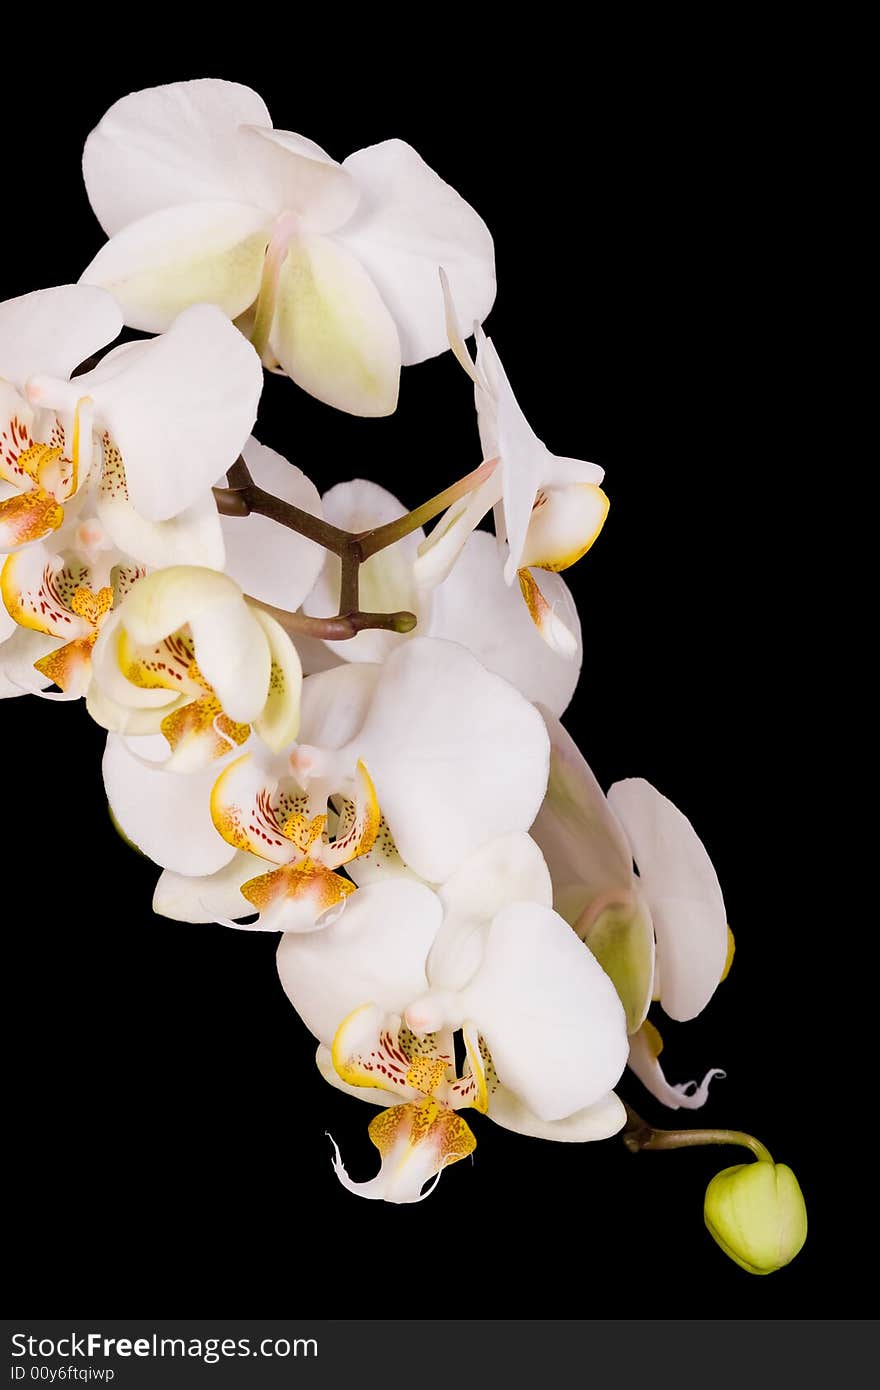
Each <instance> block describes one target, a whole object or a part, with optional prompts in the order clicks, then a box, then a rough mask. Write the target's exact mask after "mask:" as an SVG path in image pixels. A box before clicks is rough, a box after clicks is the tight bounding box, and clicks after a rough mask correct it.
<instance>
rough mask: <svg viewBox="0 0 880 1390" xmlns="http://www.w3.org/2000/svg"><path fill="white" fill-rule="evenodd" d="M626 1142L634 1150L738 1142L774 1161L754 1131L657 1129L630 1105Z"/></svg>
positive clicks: (624, 1133)
mask: <svg viewBox="0 0 880 1390" xmlns="http://www.w3.org/2000/svg"><path fill="white" fill-rule="evenodd" d="M623 1142H624V1144H625V1145H626V1147H627V1148H628V1149H629V1151H630V1153H634V1154H635V1153H638V1152H639V1151H640V1150H641V1149H690V1148H695V1147H696V1146H697V1145H701V1144H736V1145H739V1146H740V1147H741V1148H744V1149H751V1151H752V1153H753V1154H754V1155H755V1157H756V1158H757V1159H760V1160H761V1161H762V1162H764V1163H772V1162H773V1159H772V1158H771V1156H770V1151H769V1149H767V1148H765V1147H764V1145H763V1144H762V1143H761V1141H760V1139H756V1138H755V1137H754V1135H752V1134H745V1133H744V1132H743V1131H742V1130H741V1129H655V1128H654V1126H653V1125H649V1124H648V1122H647V1120H643V1119H642V1117H641V1115H638V1114H637V1113H636V1111H635V1110H633V1108H632V1106H631V1105H627V1106H626V1127H625V1128H624V1131H623Z"/></svg>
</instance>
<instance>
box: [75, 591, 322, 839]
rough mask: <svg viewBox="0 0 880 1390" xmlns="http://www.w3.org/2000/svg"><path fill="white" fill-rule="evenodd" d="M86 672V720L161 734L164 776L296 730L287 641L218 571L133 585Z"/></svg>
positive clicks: (296, 668) (274, 744) (297, 673)
mask: <svg viewBox="0 0 880 1390" xmlns="http://www.w3.org/2000/svg"><path fill="white" fill-rule="evenodd" d="M92 670H93V676H94V680H93V684H92V686H91V688H90V690H89V698H88V708H89V712H90V714H91V715H92V717H93V718H94V719H95V720H96V722H97V723H98V724H100V725H102V727H103V728H105V729H110V730H113V731H115V732H118V733H127V734H134V735H137V734H155V733H160V732H161V733H162V734H163V735H164V737H165V739H166V740H167V742H168V744H169V746H170V749H171V752H170V754H169V756H168V759H167V761H166V764H165V766H166V768H167V769H168V770H172V771H180V772H189V771H192V770H195V769H199V768H201V767H203V766H204V765H205V764H206V763H210V762H211V761H212V760H214V759H216V758H220V757H223V756H225V755H226V754H227V753H228V752H229V751H230V750H231V749H234V748H237V747H240V746H241V745H242V744H243V743H245V741H246V740H247V739H248V737H249V736H250V732H251V726H253V728H254V729H255V731H256V732H257V734H258V735H259V736H260V738H261V739H262V740H263V741H264V742H265V743H266V744H267V745H268V747H269V748H271V749H278V748H283V747H284V746H285V745H286V744H288V743H289V742H290V741H291V739H292V738H294V737H295V735H296V732H297V728H298V724H299V693H300V686H301V684H302V671H301V668H300V663H299V657H298V656H297V654H296V650H295V648H294V646H293V643H292V642H291V640H290V638H289V637H288V636H287V634H286V633H285V632H284V630H283V628H281V627H280V626H279V624H278V623H277V622H276V621H275V620H274V618H271V617H269V615H268V614H266V613H264V612H262V611H261V610H260V609H258V608H254V607H253V606H252V605H250V604H248V603H246V602H245V600H244V598H243V596H242V593H241V590H240V589H239V587H238V585H237V584H236V583H235V582H234V581H233V580H232V579H230V578H229V577H228V576H227V575H223V574H218V573H217V571H216V570H209V569H200V568H197V567H195V566H187V565H178V566H172V567H171V568H169V569H165V570H157V571H156V572H155V573H153V574H151V575H149V576H148V577H147V578H146V579H142V580H140V582H139V583H137V584H136V585H135V586H134V588H133V589H132V590H131V592H130V593H129V594H128V595H127V597H126V598H125V599H124V601H123V602H122V603H121V604H120V605H119V608H118V609H117V610H114V612H113V613H112V614H111V615H110V617H109V618H108V619H107V621H106V622H105V623H104V626H103V628H102V630H101V633H100V635H99V637H98V640H97V641H96V643H95V645H94V651H93V659H92ZM131 838H133V839H135V842H136V843H137V840H136V837H134V836H132V837H131Z"/></svg>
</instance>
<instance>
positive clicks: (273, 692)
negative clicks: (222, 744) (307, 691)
mask: <svg viewBox="0 0 880 1390" xmlns="http://www.w3.org/2000/svg"><path fill="white" fill-rule="evenodd" d="M248 611H249V612H250V613H251V614H252V616H253V617H254V618H256V620H257V622H258V623H259V625H260V627H261V628H262V629H263V635H264V637H265V638H266V641H267V643H268V645H269V660H270V662H271V668H270V673H269V693H268V695H267V696H266V701H265V704H264V706H263V708H262V710H261V711H260V713H259V715H257V716H256V718H255V719H254V728H255V730H256V732H257V733H258V734H259V736H260V738H261V739H262V740H263V742H264V743H265V744H266V745H267V746H268V747H269V748H271V750H272V752H273V753H280V752H281V751H282V750H283V749H285V748H287V747H289V745H290V744H291V743H293V740H294V739H295V738H296V736H297V733H298V732H299V709H300V693H301V691H302V666H301V664H300V659H299V653H298V652H297V650H296V647H295V646H294V645H293V643H292V642H291V640H290V638H289V637H288V635H287V633H286V632H285V631H284V628H283V627H282V626H281V624H280V623H277V622H276V621H275V619H274V618H272V617H270V616H269V614H268V613H263V612H261V610H260V609H259V608H253V607H249V609H248Z"/></svg>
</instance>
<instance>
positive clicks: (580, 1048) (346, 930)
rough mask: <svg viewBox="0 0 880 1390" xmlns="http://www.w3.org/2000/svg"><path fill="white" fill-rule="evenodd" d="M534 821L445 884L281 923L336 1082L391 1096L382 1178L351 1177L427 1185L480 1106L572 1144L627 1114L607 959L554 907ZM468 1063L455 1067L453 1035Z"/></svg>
mask: <svg viewBox="0 0 880 1390" xmlns="http://www.w3.org/2000/svg"><path fill="white" fill-rule="evenodd" d="M551 892H552V889H551V884H550V879H549V875H548V873H547V869H546V866H545V864H544V861H543V859H542V857H541V854H540V852H539V851H538V849H537V847H536V845H535V844H534V842H533V841H532V840H530V839H529V837H528V836H527V835H525V834H523V833H522V832H518V833H514V834H511V835H508V836H503V837H500V838H498V839H495V840H491V841H489V842H487V843H486V844H484V845H483V846H482V847H481V848H480V849H479V850H477V851H476V853H475V854H473V855H472V856H470V857H469V858H468V859H466V860H465V861H464V862H463V863H462V864H461V865H460V866H459V867H458V869H457V870H456V871H455V872H454V873H453V874H452V875H450V877H449V878H448V879H447V880H446V882H445V883H443V884H442V885H441V886H440V887H439V888H438V890H437V892H436V893H434V892H432V891H431V890H430V889H428V888H427V887H426V886H425V885H422V884H418V883H414V882H408V881H405V880H400V879H395V880H391V881H387V882H384V883H373V884H371V885H370V886H368V887H365V888H362V889H361V890H360V891H359V892H358V893H357V894H355V895H354V897H353V898H351V899H350V900H349V902H348V903H347V904H346V908H345V911H344V912H343V914H342V915H341V917H339V918H338V919H337V920H336V921H334V922H333V923H332V924H331V925H330V926H328V927H327V929H326V930H325V931H323V932H320V933H315V934H312V935H309V936H302V935H300V936H293V935H287V936H284V937H283V938H282V940H281V943H280V944H279V948H278V969H279V974H280V976H281V981H282V984H283V985H284V988H285V991H286V992H287V994H288V997H289V998H290V1000H291V1002H292V1003H293V1005H294V1007H295V1008H296V1009H297V1012H298V1013H299V1014H300V1015H301V1016H302V1018H303V1020H304V1022H305V1023H306V1025H307V1026H308V1027H309V1028H310V1029H311V1031H312V1032H313V1034H314V1035H315V1036H316V1037H317V1038H318V1040H319V1043H320V1046H319V1049H318V1065H319V1068H320V1070H321V1071H322V1073H323V1074H324V1076H325V1077H327V1079H328V1080H330V1081H331V1082H332V1083H333V1084H334V1085H337V1086H339V1087H340V1088H341V1089H344V1090H346V1091H349V1092H353V1093H354V1094H362V1095H363V1098H364V1099H368V1100H372V1101H373V1103H375V1104H382V1103H388V1102H389V1101H390V1102H391V1104H392V1106H393V1107H394V1108H392V1109H391V1110H390V1111H386V1112H384V1113H383V1115H382V1116H379V1117H377V1119H376V1120H374V1121H373V1123H372V1124H371V1126H370V1134H371V1137H372V1139H373V1142H374V1143H375V1144H376V1146H377V1147H378V1148H379V1151H380V1154H381V1156H382V1167H381V1171H380V1173H379V1175H378V1177H377V1178H375V1179H373V1180H372V1181H371V1182H368V1183H366V1184H358V1183H353V1182H352V1181H351V1179H350V1178H349V1177H348V1175H347V1173H346V1171H345V1169H344V1167H343V1166H342V1163H341V1160H340V1158H339V1155H338V1151H337V1154H336V1159H335V1163H334V1166H335V1169H336V1172H337V1175H338V1176H339V1178H340V1180H341V1181H342V1182H343V1183H344V1185H345V1186H346V1187H348V1188H349V1189H350V1190H352V1191H354V1192H359V1193H360V1194H361V1195H363V1196H366V1197H373V1198H384V1199H385V1200H387V1201H392V1202H412V1201H418V1200H420V1198H421V1196H423V1195H424V1196H427V1195H428V1194H427V1192H425V1193H423V1192H422V1188H423V1186H424V1184H425V1182H426V1181H428V1179H430V1178H431V1177H433V1176H435V1175H439V1173H440V1171H441V1170H442V1168H443V1167H444V1166H446V1165H448V1164H449V1163H451V1162H455V1161H456V1160H457V1159H458V1158H461V1157H464V1156H465V1155H466V1154H467V1153H469V1152H471V1150H472V1149H473V1147H474V1144H475V1142H476V1141H475V1140H474V1139H473V1136H472V1134H471V1133H470V1130H469V1127H468V1126H466V1125H465V1123H464V1121H463V1120H462V1119H461V1118H460V1117H459V1118H458V1119H456V1117H455V1112H456V1111H457V1110H460V1109H462V1108H467V1107H473V1108H475V1109H476V1110H477V1111H478V1112H481V1113H483V1114H487V1115H488V1116H489V1118H490V1119H494V1120H496V1121H497V1123H499V1124H501V1125H502V1126H504V1127H506V1128H510V1129H514V1130H516V1131H518V1132H519V1133H523V1134H532V1135H536V1136H539V1137H542V1138H551V1139H559V1140H563V1141H569V1142H583V1141H586V1140H591V1139H600V1138H607V1137H608V1136H609V1135H610V1134H613V1133H615V1132H616V1131H617V1130H619V1129H620V1127H621V1126H622V1124H623V1122H624V1112H623V1107H622V1106H621V1104H620V1102H619V1101H618V1100H617V1099H616V1097H615V1096H614V1094H613V1092H612V1087H613V1086H614V1084H615V1082H616V1081H617V1079H618V1077H619V1076H620V1073H621V1071H622V1070H623V1067H624V1065H625V1062H626V1050H627V1042H626V1027H625V1021H624V1015H623V1009H622V1007H621V1005H620V1002H619V1000H618V998H617V996H616V994H615V991H614V988H613V986H612V984H611V982H610V980H609V979H608V977H607V976H606V975H605V973H604V971H603V970H602V969H601V968H600V966H599V965H598V964H597V962H596V961H595V959H594V957H593V956H592V955H591V953H590V952H589V951H588V950H586V948H585V947H584V946H583V945H582V943H581V942H579V941H578V939H577V937H576V936H575V935H574V934H573V933H572V932H571V930H570V928H569V927H568V926H567V925H566V923H565V922H564V921H563V919H562V918H561V917H559V916H558V914H557V913H555V912H554V911H553V910H552V908H551V907H550V897H551ZM458 1031H461V1033H462V1036H463V1042H464V1050H465V1054H466V1057H467V1062H466V1066H465V1068H464V1070H463V1073H462V1074H461V1075H457V1074H456V1070H455V1065H454V1062H453V1057H454V1050H453V1034H454V1033H456V1032H458Z"/></svg>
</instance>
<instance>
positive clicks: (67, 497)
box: [0, 285, 262, 568]
mask: <svg viewBox="0 0 880 1390" xmlns="http://www.w3.org/2000/svg"><path fill="white" fill-rule="evenodd" d="M121 326H122V321H121V317H120V314H119V311H118V309H117V307H116V305H115V304H114V303H113V300H112V299H111V298H110V296H109V295H108V294H106V293H105V292H104V291H103V290H99V289H96V288H93V287H91V286H86V285H63V286H60V287H59V288H57V289H50V290H40V291H37V292H36V293H35V294H30V295H23V296H22V297H21V298H20V299H14V300H9V301H7V302H6V303H5V304H2V305H0V377H3V378H5V380H2V381H0V480H2V481H0V488H3V487H4V485H5V487H6V490H7V491H10V492H11V493H12V495H11V496H6V497H3V496H2V494H0V548H2V549H3V550H4V551H13V550H16V549H19V548H21V547H22V546H24V545H27V544H30V543H33V542H34V541H38V540H41V539H43V538H45V537H47V536H49V535H50V534H51V533H52V532H57V531H60V530H61V528H62V527H66V528H67V531H66V533H65V536H64V537H61V538H59V541H58V547H57V548H59V549H62V550H64V549H66V548H67V547H68V543H69V541H70V533H71V532H72V531H73V530H76V529H77V528H80V527H83V526H85V527H86V528H88V529H89V530H90V531H92V532H94V533H95V536H93V538H92V542H91V545H92V548H97V546H98V544H99V537H100V536H101V535H103V536H105V537H106V538H107V539H108V541H109V542H110V543H112V544H113V545H115V546H116V547H117V548H118V550H119V551H120V552H121V553H124V554H125V555H127V556H129V557H131V558H133V559H135V560H136V561H138V562H140V563H142V564H145V565H149V566H161V565H167V564H179V563H201V564H207V565H211V566H214V567H217V568H220V567H222V565H223V559H224V551H223V534H222V530H221V523H220V518H219V517H218V515H217V508H216V505H215V503H214V500H213V497H212V495H211V487H212V485H213V484H214V483H216V482H217V481H218V480H219V479H220V478H222V477H223V475H224V474H225V473H226V471H227V469H228V468H229V467H230V466H231V465H232V463H234V461H235V459H236V458H237V457H238V454H239V453H240V451H241V448H242V445H243V444H244V443H245V441H246V439H247V438H248V435H249V433H250V429H251V426H252V425H253V423H254V420H255V418H256V413H257V403H258V401H259V398H260V392H261V390H262V372H261V369H260V364H259V361H258V359H257V357H256V354H255V353H254V351H253V349H252V348H251V347H250V346H249V345H248V344H247V343H246V342H245V341H244V339H243V338H242V336H241V334H240V333H238V332H237V330H236V329H235V328H233V326H232V325H231V324H230V323H229V322H228V321H227V319H226V318H225V317H224V315H223V314H222V313H221V312H220V311H219V310H218V309H216V308H212V307H211V306H209V305H205V304H202V305H197V306H196V307H194V308H192V309H188V310H187V311H186V312H185V313H183V314H181V315H180V317H179V318H178V319H177V320H176V321H175V322H174V323H173V324H172V325H171V327H170V329H169V331H168V332H167V333H166V334H164V335H163V336H162V337H161V338H157V339H155V340H153V341H150V342H139V343H127V344H125V345H123V346H122V347H118V348H116V349H114V350H113V351H111V352H110V353H108V354H107V355H106V356H105V357H104V358H103V359H102V360H101V362H99V363H98V365H97V367H95V368H94V369H93V370H92V371H89V372H85V373H84V374H83V375H81V376H77V377H74V378H73V379H72V380H71V379H70V373H71V372H72V371H73V369H74V368H75V367H76V366H77V365H78V364H79V363H80V362H81V361H82V360H83V358H84V357H86V356H88V355H89V354H90V353H93V352H95V351H97V350H98V349H99V348H101V347H103V346H105V345H106V344H107V343H108V342H110V341H112V339H113V338H115V337H116V335H117V334H118V332H119V329H120V328H121Z"/></svg>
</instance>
